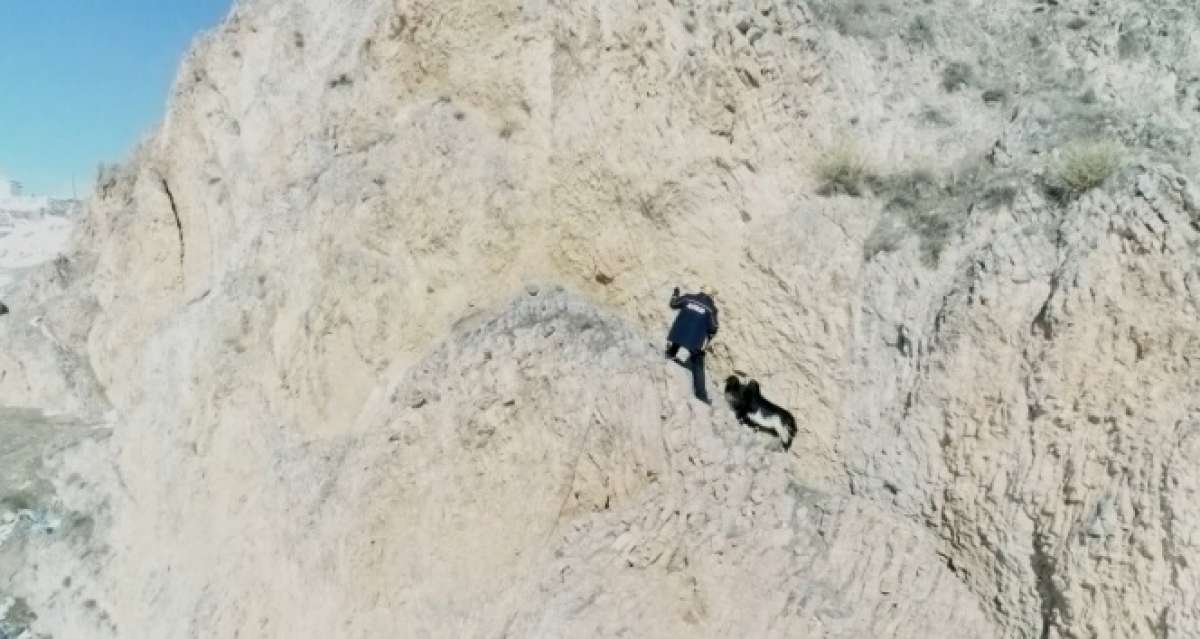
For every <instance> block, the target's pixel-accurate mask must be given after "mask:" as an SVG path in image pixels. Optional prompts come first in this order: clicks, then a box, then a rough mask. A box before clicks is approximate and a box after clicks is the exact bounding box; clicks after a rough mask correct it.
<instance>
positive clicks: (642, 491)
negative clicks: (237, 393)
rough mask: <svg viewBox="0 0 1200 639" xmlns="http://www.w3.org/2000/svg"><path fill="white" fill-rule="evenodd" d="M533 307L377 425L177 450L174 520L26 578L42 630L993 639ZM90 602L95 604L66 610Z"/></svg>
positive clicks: (765, 442)
mask: <svg viewBox="0 0 1200 639" xmlns="http://www.w3.org/2000/svg"><path fill="white" fill-rule="evenodd" d="M523 298H524V299H520V300H517V301H516V302H514V303H513V304H512V305H511V306H510V307H508V308H507V309H505V310H504V311H503V312H501V313H499V314H497V315H495V316H494V317H488V318H485V319H482V320H480V321H478V322H477V323H475V324H474V325H473V326H468V327H463V328H461V329H460V330H458V331H456V332H455V334H454V335H453V336H451V337H450V338H449V339H448V340H447V341H446V342H444V343H443V344H441V345H440V346H438V347H436V348H435V349H433V351H432V352H431V353H430V354H429V356H428V357H426V358H424V359H423V360H422V361H421V362H420V363H419V364H418V365H417V366H415V367H414V369H413V372H412V373H411V374H409V375H407V376H406V377H405V378H404V379H402V380H400V381H399V382H398V383H397V384H395V385H394V387H392V388H389V389H387V393H386V395H387V397H386V399H385V400H384V401H383V402H382V403H381V405H380V406H378V407H377V408H376V410H374V411H373V416H372V417H371V419H369V420H368V423H367V424H366V427H365V428H364V430H363V432H361V433H359V434H355V435H345V436H340V437H336V438H332V439H330V440H327V441H322V442H311V441H304V440H302V439H300V438H298V437H296V436H295V435H294V434H290V433H287V432H286V431H277V430H274V429H241V430H240V431H238V429H231V432H225V433H218V434H216V436H215V438H214V440H213V441H211V442H209V443H208V444H207V446H208V447H211V450H212V453H210V454H204V453H205V452H207V451H197V450H195V449H189V448H187V447H177V448H175V449H174V450H163V451H160V455H161V456H160V457H159V459H158V463H159V465H160V468H161V472H162V473H164V474H162V475H160V478H161V479H160V481H159V482H158V487H157V491H156V492H154V493H150V494H146V493H143V494H138V495H137V501H138V502H141V501H142V500H145V499H149V500H152V503H156V504H159V506H158V507H156V508H153V509H147V508H145V507H142V506H141V505H140V504H139V503H134V502H132V499H133V496H132V495H131V496H130V500H131V501H129V502H126V503H124V504H122V505H118V506H117V510H116V511H115V512H114V515H113V516H114V519H115V520H116V525H115V526H114V528H113V529H112V536H111V537H110V538H109V542H110V543H111V544H112V547H111V549H110V550H109V551H108V553H104V554H100V556H93V557H85V558H84V559H83V560H82V562H83V565H84V566H85V567H87V568H90V569H85V570H83V571H81V572H82V574H79V573H75V574H71V573H67V574H62V572H63V571H62V569H63V567H64V566H65V565H68V564H66V563H65V562H64V563H59V564H51V565H43V566H41V567H40V568H39V567H36V566H35V567H31V568H27V570H28V573H27V574H22V575H19V579H21V580H22V581H24V582H25V583H30V584H33V583H38V582H41V583H49V584H52V585H53V586H54V588H53V589H52V591H57V592H56V594H54V595H53V596H46V599H45V600H42V599H39V598H36V597H33V596H31V598H30V604H31V605H32V608H33V609H34V610H40V611H45V610H48V609H49V610H53V609H54V608H55V606H56V605H57V606H61V610H56V611H55V612H56V613H58V614H55V615H45V616H46V617H47V620H46V623H45V624H44V625H40V626H34V627H35V628H36V629H38V630H39V631H40V630H46V631H50V632H53V633H54V635H55V636H60V635H63V636H65V635H66V634H70V633H67V632H64V630H65V629H69V628H71V627H72V626H70V625H67V624H64V623H63V621H62V619H63V617H65V618H67V619H72V620H73V621H74V622H75V623H77V624H78V623H82V622H80V621H79V620H78V617H79V612H80V611H86V614H87V615H89V616H91V617H93V618H95V619H97V620H107V619H111V620H114V621H113V624H112V625H111V626H108V627H106V626H105V624H104V623H98V624H97V626H96V627H94V628H89V629H88V631H87V632H86V633H84V634H87V635H88V636H107V635H111V636H124V635H126V634H130V633H132V634H138V635H143V634H145V635H151V636H163V637H169V636H203V637H211V636H222V637H223V636H235V635H237V634H239V633H241V634H247V633H251V634H253V633H257V634H265V635H269V636H344V637H368V636H381V635H387V634H391V633H393V632H395V631H396V629H397V628H405V629H406V631H405V632H406V634H411V635H413V636H424V635H429V636H481V635H487V636H492V635H496V634H501V629H504V632H507V633H510V634H513V635H515V636H561V635H563V634H571V635H583V636H611V635H620V634H622V633H625V632H634V633H636V634H639V635H643V636H678V635H681V634H687V635H689V636H704V637H725V636H729V635H730V634H731V633H733V634H738V633H749V634H750V635H753V636H764V637H765V636H779V637H783V636H795V635H796V634H804V633H811V632H814V631H819V633H820V634H821V635H822V636H829V637H860V636H864V635H871V636H882V635H886V636H899V637H926V636H929V635H930V633H931V632H934V631H936V630H937V629H938V628H940V627H943V626H944V624H948V623H951V624H954V626H955V627H956V628H958V629H959V631H960V634H959V636H964V637H990V636H994V634H995V631H994V629H993V628H992V627H991V625H990V623H989V622H988V621H987V619H986V617H985V615H984V613H983V612H982V610H981V609H980V606H979V602H978V600H976V599H975V597H974V595H973V594H972V593H971V592H970V591H969V590H968V589H967V588H966V587H965V586H964V585H963V584H962V583H961V582H960V581H959V580H958V579H956V578H955V577H954V575H953V574H952V573H951V572H950V571H949V570H947V569H946V568H945V567H944V566H942V565H941V564H940V563H939V561H938V560H937V556H936V548H935V546H934V545H933V544H932V543H931V542H932V540H933V538H932V536H931V535H930V534H929V533H928V532H927V531H925V530H924V529H922V528H921V527H920V526H918V525H916V524H913V523H912V522H908V521H905V520H903V519H900V518H897V517H895V516H893V515H889V514H887V513H885V512H883V511H881V510H880V509H879V508H877V507H875V506H873V505H872V504H871V503H870V502H867V501H865V500H856V499H852V498H847V497H837V496H833V495H827V494H824V493H822V492H819V491H814V490H812V489H810V488H807V487H805V486H804V485H803V484H801V483H799V482H798V481H797V480H796V479H795V473H794V472H793V471H792V470H790V468H791V464H790V463H789V462H788V457H787V456H786V455H784V454H782V453H781V452H780V450H779V447H778V445H777V444H776V443H775V442H774V440H772V439H770V438H769V437H766V436H762V435H757V434H755V433H753V432H752V431H750V430H748V429H745V428H743V427H740V426H738V425H737V424H736V423H735V422H734V421H733V419H732V417H731V415H729V414H728V412H727V410H724V407H723V406H721V407H719V408H718V409H717V410H714V409H711V408H709V407H707V406H704V405H702V404H699V403H698V402H695V401H694V400H691V399H689V398H687V392H688V384H687V380H686V373H685V372H684V371H683V370H682V369H680V368H678V367H676V366H673V365H671V364H669V363H668V362H667V361H665V360H664V359H663V358H662V357H661V355H659V354H658V352H657V349H656V348H654V347H652V346H650V345H647V344H646V343H645V342H644V340H643V339H642V338H641V337H640V336H639V335H638V334H637V333H636V332H635V331H632V330H630V329H629V327H628V326H626V325H624V324H623V323H622V322H621V321H620V320H619V319H617V318H616V317H614V316H612V315H610V314H607V313H602V312H599V311H597V310H596V309H595V308H594V307H593V306H591V305H590V304H589V303H588V302H587V301H585V300H583V299H581V298H578V297H575V296H571V295H567V294H565V293H562V292H558V291H545V292H541V293H539V294H538V295H536V296H525V295H523ZM232 431H236V432H232ZM168 468H173V469H175V470H174V472H171V473H170V474H165V473H167V469H168ZM134 481H136V479H135V480H134ZM63 534H69V533H63ZM64 545H69V542H67V541H63V540H61V539H56V538H55V537H54V536H53V535H51V536H37V535H34V536H32V537H31V538H29V539H27V540H26V541H25V544H24V545H23V546H22V549H23V550H25V551H27V552H33V553H36V554H45V555H47V556H55V554H56V552H55V551H56V550H58V552H62V551H61V547H62V546H64ZM46 573H51V574H46ZM67 578H72V579H73V581H66V580H67ZM60 583H71V584H72V585H71V586H70V587H68V588H59V587H58V586H59V584H60ZM79 588H82V589H84V592H85V593H86V596H87V597H89V598H90V600H91V601H92V602H93V603H92V609H91V610H88V609H87V607H86V606H82V605H80V604H81V602H80V601H75V602H74V603H75V604H76V605H77V606H79V608H76V609H72V608H71V606H69V605H64V602H62V601H61V599H67V600H71V599H72V598H80V597H83V596H85V595H79V594H73V590H72V589H79ZM76 592H77V591H76ZM43 596H45V595H43ZM930 607H934V608H936V609H939V610H943V611H944V613H942V614H938V615H934V616H931V615H929V614H928V611H929V608H930ZM864 610H867V611H877V612H875V613H872V614H863V611H864ZM883 611H886V613H885V614H881V613H883ZM43 614H44V613H43ZM60 615H61V616H60ZM118 620H119V621H118ZM75 627H76V628H78V627H79V626H75ZM123 629H126V630H124V631H123ZM106 630H107V632H105V631H106Z"/></svg>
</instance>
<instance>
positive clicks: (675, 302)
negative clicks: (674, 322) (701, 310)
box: [671, 286, 683, 308]
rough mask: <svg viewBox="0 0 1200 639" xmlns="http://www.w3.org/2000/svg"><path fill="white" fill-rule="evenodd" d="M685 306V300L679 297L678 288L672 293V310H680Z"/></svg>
mask: <svg viewBox="0 0 1200 639" xmlns="http://www.w3.org/2000/svg"><path fill="white" fill-rule="evenodd" d="M680 306H683V298H681V297H679V287H678V286H676V287H675V290H674V291H671V308H679V307H680Z"/></svg>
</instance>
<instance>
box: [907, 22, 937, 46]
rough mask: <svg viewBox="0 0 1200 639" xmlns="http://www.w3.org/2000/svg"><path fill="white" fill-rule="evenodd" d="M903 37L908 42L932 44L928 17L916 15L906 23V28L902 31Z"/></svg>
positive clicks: (931, 31)
mask: <svg viewBox="0 0 1200 639" xmlns="http://www.w3.org/2000/svg"><path fill="white" fill-rule="evenodd" d="M904 39H905V40H907V41H908V43H909V44H913V45H921V46H932V45H933V43H934V35H933V26H932V25H931V24H930V23H929V18H927V17H925V16H917V17H915V18H913V19H912V22H909V23H908V29H907V30H906V31H905V32H904Z"/></svg>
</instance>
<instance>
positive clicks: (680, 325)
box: [667, 293, 718, 353]
mask: <svg viewBox="0 0 1200 639" xmlns="http://www.w3.org/2000/svg"><path fill="white" fill-rule="evenodd" d="M671 308H675V309H679V314H678V315H676V316H675V323H674V324H672V325H671V332H670V334H669V335H667V341H668V342H670V343H672V344H678V345H680V346H682V347H684V348H686V349H688V352H689V353H697V352H700V350H702V349H703V348H704V342H705V340H707V339H708V338H710V337H712V336H714V335H716V334H717V326H718V325H717V305H716V304H715V303H713V300H712V298H711V297H709V296H708V295H705V294H704V293H695V294H690V293H689V294H688V295H672V296H671Z"/></svg>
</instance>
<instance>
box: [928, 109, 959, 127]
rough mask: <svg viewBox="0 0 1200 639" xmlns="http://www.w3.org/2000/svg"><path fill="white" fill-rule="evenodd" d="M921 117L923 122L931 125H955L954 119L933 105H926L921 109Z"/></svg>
mask: <svg viewBox="0 0 1200 639" xmlns="http://www.w3.org/2000/svg"><path fill="white" fill-rule="evenodd" d="M920 118H921V122H923V123H925V124H928V125H930V126H936V127H948V126H953V125H954V120H951V119H950V118H949V117H947V116H946V114H945V113H942V111H941V110H940V109H937V108H935V107H931V106H925V107H924V108H923V109H921V116H920Z"/></svg>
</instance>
